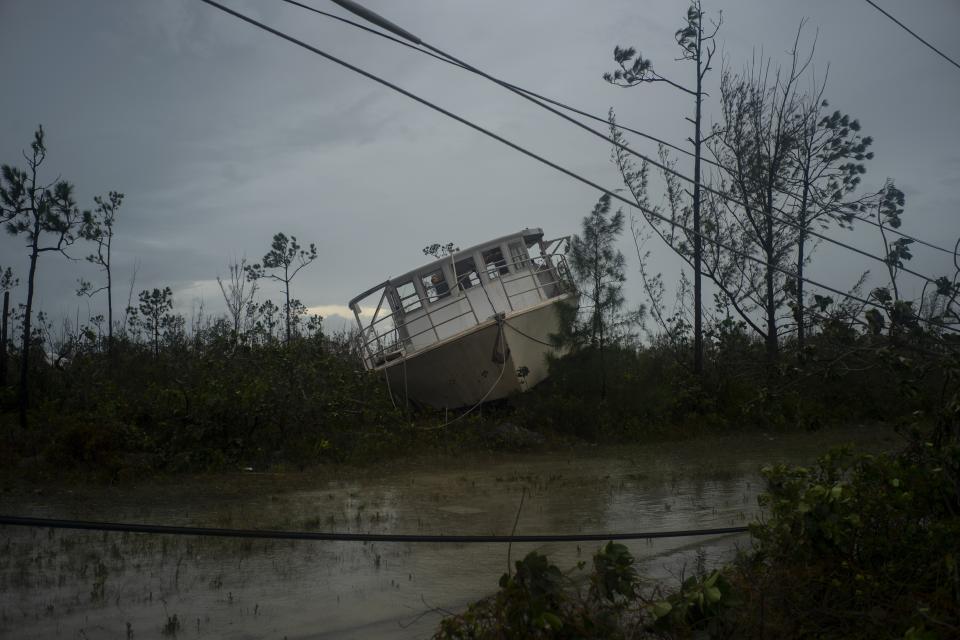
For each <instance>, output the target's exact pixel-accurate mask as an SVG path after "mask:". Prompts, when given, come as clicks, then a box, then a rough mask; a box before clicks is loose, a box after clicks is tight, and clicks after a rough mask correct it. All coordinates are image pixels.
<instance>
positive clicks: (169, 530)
mask: <svg viewBox="0 0 960 640" xmlns="http://www.w3.org/2000/svg"><path fill="white" fill-rule="evenodd" d="M0 525H6V526H12V527H37V528H47V529H79V530H84V531H115V532H120V533H151V534H161V535H176V536H207V537H216V538H258V539H262V540H315V541H327V542H435V543H451V542H452V543H458V544H467V543H478V542H480V543H510V542H590V541H596V542H603V541H607V540H649V539H653V538H684V537H692V536H718V535H729V534H733V533H746V532H747V531H748V530H749V529H748V528H747V527H715V528H712V529H681V530H677V531H643V532H637V533H570V534H541V535H508V536H498V535H422V534H396V533H341V532H332V531H331V532H322V531H273V530H268V529H222V528H215V527H184V526H177V525H166V524H138V523H130V522H90V521H84V520H64V519H60V518H34V517H30V516H5V515H0Z"/></svg>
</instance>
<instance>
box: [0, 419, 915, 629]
mask: <svg viewBox="0 0 960 640" xmlns="http://www.w3.org/2000/svg"><path fill="white" fill-rule="evenodd" d="M843 442H856V443H858V444H860V445H862V446H870V447H873V448H875V449H883V448H889V447H891V446H894V444H895V443H896V438H895V436H893V435H892V434H891V433H890V432H889V431H887V430H879V429H876V428H866V427H863V428H854V429H846V430H834V431H827V432H818V433H814V434H788V435H781V434H778V435H776V436H763V435H758V434H752V435H751V436H749V437H747V436H735V437H717V438H704V439H700V440H697V441H692V442H691V441H688V442H678V443H658V444H656V445H650V446H624V447H592V448H587V449H586V450H583V451H577V452H564V453H545V454H524V455H516V454H511V455H493V454H484V455H476V456H469V457H465V456H460V457H458V458H456V459H454V460H446V461H440V462H426V461H419V462H416V463H411V464H410V465H409V466H408V467H407V468H404V469H402V470H396V469H394V470H391V471H385V472H380V473H378V472H375V471H370V472H365V473H363V474H362V475H361V476H358V477H354V478H345V479H340V480H325V481H323V482H318V484H317V485H316V486H315V487H308V488H305V489H303V488H301V489H297V490H289V488H287V489H283V483H282V482H278V483H274V484H270V483H269V482H267V481H268V480H269V478H263V479H261V478H250V477H246V476H240V477H238V478H237V479H236V480H235V481H234V480H231V479H227V480H226V481H225V483H219V484H215V483H213V482H209V483H208V482H204V481H200V480H190V481H189V482H187V481H185V482H184V483H180V484H178V485H177V486H176V487H175V488H174V489H171V488H170V487H169V486H166V487H162V488H158V489H157V490H156V491H155V492H152V491H151V488H150V487H149V486H146V487H145V486H140V487H137V488H134V489H129V490H117V489H100V490H94V489H87V490H82V491H81V490H78V491H77V492H76V493H73V494H70V493H66V492H64V493H62V494H61V493H58V494H56V495H52V496H42V495H41V496H19V497H12V498H11V497H5V498H4V499H3V506H2V508H0V511H2V512H4V513H12V514H17V515H31V516H41V517H64V518H79V519H86V520H98V519H103V520H116V521H129V522H154V523H162V524H183V525H205V526H217V527H237V528H273V529H279V528H284V529H287V528H288V529H305V530H315V531H350V532H371V533H404V534H417V533H422V534H468V535H469V534H500V535H504V534H509V533H510V530H511V529H512V527H513V523H514V519H515V517H516V512H517V508H518V505H519V504H520V499H521V496H524V498H523V508H522V510H521V513H520V518H519V523H518V526H517V533H518V534H537V533H581V532H582V533H602V532H623V531H656V530H671V529H692V528H706V527H727V526H738V525H744V524H746V523H747V522H748V521H750V520H751V519H753V518H754V517H755V516H757V515H758V508H757V506H756V505H757V501H756V496H757V493H758V492H759V491H760V490H761V489H762V485H761V481H760V477H759V474H758V469H759V467H760V465H761V464H764V463H767V462H777V461H784V462H798V463H799V462H808V461H811V460H812V459H813V458H814V457H815V456H816V455H817V454H819V453H821V452H822V451H823V450H824V449H825V448H827V447H829V446H831V445H832V444H838V443H843ZM277 487H280V489H278V488H277ZM748 544H749V538H748V537H747V536H746V535H728V536H713V537H703V538H680V539H656V540H641V541H635V542H630V543H628V546H629V547H630V549H631V551H632V552H633V553H634V555H635V556H636V557H637V559H638V563H639V565H640V567H639V568H640V569H641V572H642V573H643V574H645V575H646V576H647V577H649V578H651V579H660V580H667V581H671V580H675V579H676V576H678V575H680V573H681V572H682V571H683V570H684V567H688V568H689V567H692V566H693V563H694V559H695V556H696V554H697V553H698V552H699V553H700V554H702V555H703V556H704V557H705V559H706V562H707V565H708V566H711V565H716V564H718V563H722V562H725V561H727V560H729V559H730V558H732V557H733V555H734V554H735V553H736V550H737V548H738V547H741V546H744V545H748ZM599 546H600V545H599V544H596V543H580V544H579V545H578V544H577V543H551V544H539V545H537V544H515V545H513V548H512V550H511V554H512V558H513V559H514V560H516V559H519V558H521V557H523V555H525V554H526V553H528V552H529V551H532V550H534V549H535V550H537V551H540V552H541V553H546V554H548V555H549V556H550V557H551V559H552V560H553V561H554V562H556V563H557V564H558V565H560V566H561V567H562V568H568V567H572V566H573V565H575V564H576V562H577V561H578V560H587V561H589V559H590V556H591V554H592V553H593V552H594V551H595V550H596V548H597V547H599ZM506 568H507V547H506V545H502V544H437V543H431V544H411V543H403V544H399V543H366V544H363V543H350V542H305V541H263V540H226V539H213V538H189V537H174V536H153V535H144V534H120V533H98V532H73V531H55V530H46V529H24V528H17V527H3V528H0V636H2V637H17V638H53V637H63V638H87V639H90V640H93V639H98V638H122V639H126V638H130V637H132V638H138V639H140V638H154V637H171V638H172V637H178V638H230V639H245V638H260V637H276V638H283V637H286V638H290V639H293V638H365V639H368V638H422V637H429V636H430V635H431V634H432V633H433V631H434V630H435V629H436V626H437V624H438V621H439V619H440V617H441V616H442V615H444V612H445V611H459V610H461V609H463V608H464V607H465V606H466V605H467V604H468V603H469V602H472V601H474V600H476V599H477V598H480V597H482V596H484V595H487V594H489V593H491V592H492V591H494V590H495V589H496V584H497V580H498V578H499V577H500V575H501V574H502V573H503V572H504V571H505V570H506Z"/></svg>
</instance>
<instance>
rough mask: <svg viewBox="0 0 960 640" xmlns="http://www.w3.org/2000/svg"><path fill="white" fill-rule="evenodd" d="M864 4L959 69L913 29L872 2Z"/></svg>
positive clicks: (868, 1) (949, 58) (867, 0)
mask: <svg viewBox="0 0 960 640" xmlns="http://www.w3.org/2000/svg"><path fill="white" fill-rule="evenodd" d="M866 3H867V4H869V5H870V6H871V7H873V8H874V9H876V10H877V11H879V12H880V13H882V14H883V15H885V16H887V17H888V18H890V19H891V20H893V21H894V22H895V23H897V25H898V26H899V27H900V28H901V29H903V30H904V31H906V32H907V33H909V34H910V35H912V36H913V37H914V38H916V39H917V40H919V41H920V42H922V43H923V44H925V45H927V47H928V48H929V49H931V50H932V51H933V52H934V53H936V54H937V55H939V56H940V57H941V58H943V59H944V60H946V61H947V62H949V63H950V64H952V65H953V66H955V67H956V68H957V69H960V64H957V61H956V60H954V59H953V58H951V57H950V56H948V55H947V54H945V53H944V52H943V51H940V49H937V48H936V47H935V46H933V45H932V44H930V43H929V42H927V41H926V40H924V39H923V38H921V37H920V36H918V35H917V34H916V33H915V32H914V31H913V29H911V28H910V27H908V26H907V25H905V24H903V23H902V22H900V21H899V20H897V19H896V18H894V17H893V16H892V15H890V14H889V13H887V12H886V11H884V10H883V9H881V8H880V7H878V6H877V5H876V3H874V2H873V0H866Z"/></svg>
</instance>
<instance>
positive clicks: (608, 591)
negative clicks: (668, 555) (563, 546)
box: [435, 542, 637, 640]
mask: <svg viewBox="0 0 960 640" xmlns="http://www.w3.org/2000/svg"><path fill="white" fill-rule="evenodd" d="M593 561H594V572H593V573H592V574H591V575H590V576H589V581H590V585H591V587H590V589H589V591H588V593H587V594H586V596H585V597H584V596H583V595H582V594H581V593H580V591H579V590H578V589H577V583H576V581H575V580H574V579H572V578H571V577H569V576H568V575H565V574H564V573H563V572H562V571H560V569H559V568H558V567H557V566H556V565H554V564H551V563H550V561H549V560H548V559H547V557H546V556H544V555H541V554H539V553H537V552H535V551H534V552H531V553H530V554H529V555H527V557H526V558H524V559H523V560H519V561H517V562H516V571H515V572H514V573H513V574H512V575H511V574H504V575H503V576H502V577H501V578H500V590H499V591H498V592H497V593H496V594H494V595H493V596H491V597H489V598H485V599H483V600H481V601H479V602H477V603H475V604H473V605H471V606H470V607H469V609H467V611H466V612H464V613H463V614H460V615H455V616H450V617H448V618H445V619H444V620H443V621H442V622H441V624H440V630H439V631H438V632H437V634H436V636H435V638H437V639H440V640H466V639H468V638H469V639H471V640H486V639H489V640H494V639H498V640H500V639H503V640H521V639H526V638H534V639H536V638H558V639H566V638H570V639H573V638H624V637H629V636H627V635H626V634H625V632H624V630H625V629H626V628H627V626H628V624H629V623H630V622H631V621H632V620H633V619H634V617H635V615H634V614H635V613H636V612H632V613H631V612H627V611H626V605H627V604H629V603H631V602H632V599H633V596H634V594H635V592H636V589H637V574H636V571H635V570H634V568H633V557H632V556H631V555H630V552H629V551H628V550H627V548H626V547H625V546H623V545H621V544H615V543H612V542H610V543H607V544H606V545H605V546H604V547H603V548H602V549H600V550H599V551H598V552H597V553H596V555H595V556H594V559H593Z"/></svg>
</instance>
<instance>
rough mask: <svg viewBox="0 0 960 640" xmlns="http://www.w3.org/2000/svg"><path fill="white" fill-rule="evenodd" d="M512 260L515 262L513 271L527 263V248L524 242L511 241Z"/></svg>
mask: <svg viewBox="0 0 960 640" xmlns="http://www.w3.org/2000/svg"><path fill="white" fill-rule="evenodd" d="M509 248H510V262H511V263H512V264H513V271H514V272H517V271H519V270H520V269H523V268H524V267H525V266H526V265H527V258H528V257H529V256H528V254H527V248H526V247H525V246H524V245H523V243H522V242H511V243H510V247H509Z"/></svg>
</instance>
